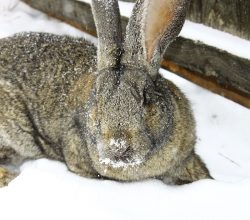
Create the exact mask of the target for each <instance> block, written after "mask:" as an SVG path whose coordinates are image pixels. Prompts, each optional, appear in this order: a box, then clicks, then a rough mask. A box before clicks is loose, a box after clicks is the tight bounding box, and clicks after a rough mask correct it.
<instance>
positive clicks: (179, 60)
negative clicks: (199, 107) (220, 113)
mask: <svg viewBox="0 0 250 220" xmlns="http://www.w3.org/2000/svg"><path fill="white" fill-rule="evenodd" d="M23 1H24V2H26V3H28V4H29V5H31V6H32V7H34V8H36V9H39V10H41V11H43V12H45V13H47V14H49V15H51V16H54V17H56V18H59V19H61V20H63V21H65V22H67V23H69V24H71V25H73V26H75V27H77V28H79V29H81V30H83V31H86V32H88V33H90V34H92V35H94V36H96V31H95V25H94V21H93V17H92V13H91V8H90V5H88V4H87V3H83V2H76V1H75V0H53V1H50V0H43V1H39V0H23ZM127 21H128V19H127V18H125V17H122V24H123V29H124V30H125V27H126V24H127ZM162 65H163V67H165V68H166V69H169V70H171V71H173V72H176V73H178V75H181V76H183V77H185V78H187V79H188V80H191V81H193V82H195V83H197V84H198V85H200V86H202V87H204V88H207V89H209V90H211V91H213V92H216V93H218V94H220V95H222V96H224V97H227V98H229V99H231V100H233V101H236V102H238V103H240V104H242V105H244V106H246V107H248V108H250V60H246V59H243V58H240V57H237V56H234V55H232V54H229V53H227V52H225V51H221V50H219V49H218V48H214V47H211V46H208V45H205V44H203V43H200V42H194V41H192V40H189V39H184V38H181V37H179V38H178V39H177V40H176V41H175V42H174V43H173V44H171V45H170V47H169V48H168V50H167V53H166V54H165V55H164V60H163V62H162Z"/></svg>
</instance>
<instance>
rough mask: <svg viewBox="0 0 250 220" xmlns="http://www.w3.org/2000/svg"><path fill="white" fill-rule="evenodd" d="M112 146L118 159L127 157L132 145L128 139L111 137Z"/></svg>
mask: <svg viewBox="0 0 250 220" xmlns="http://www.w3.org/2000/svg"><path fill="white" fill-rule="evenodd" d="M110 146H111V149H112V151H113V152H114V158H115V159H116V160H124V159H125V158H127V156H128V152H129V151H130V146H129V144H128V143H127V141H125V140H122V139H111V140H110Z"/></svg>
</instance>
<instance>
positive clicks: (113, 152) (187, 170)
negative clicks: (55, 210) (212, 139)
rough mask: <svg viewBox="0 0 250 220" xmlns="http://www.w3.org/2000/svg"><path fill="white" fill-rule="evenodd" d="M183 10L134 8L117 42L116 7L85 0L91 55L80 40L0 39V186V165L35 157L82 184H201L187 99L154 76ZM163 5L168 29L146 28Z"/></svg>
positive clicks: (173, 2)
mask: <svg viewBox="0 0 250 220" xmlns="http://www.w3.org/2000/svg"><path fill="white" fill-rule="evenodd" d="M157 4H158V5H159V6H158V7H157ZM187 5H188V1H185V0H183V1H181V0H152V1H150V0H145V1H138V2H137V4H136V6H135V9H134V11H133V15H132V17H131V19H130V22H129V24H128V27H127V33H126V37H125V40H123V38H122V31H121V26H120V15H119V9H118V3H117V1H116V0H102V1H100V0H93V2H92V7H93V14H94V17H95V21H96V26H97V31H98V36H99V38H98V39H99V46H98V51H96V48H95V46H93V45H92V44H91V43H89V42H87V41H85V40H84V39H74V38H70V37H66V36H56V35H52V34H45V33H23V34H18V35H15V36H13V37H10V38H5V39H1V40H0V164H2V165H1V166H2V168H1V169H0V185H4V184H7V183H8V181H9V180H10V179H11V177H14V176H15V175H14V174H13V175H12V174H11V172H10V170H9V168H8V165H10V164H14V165H19V164H20V163H22V162H23V161H24V160H26V159H37V158H42V157H46V158H51V159H55V160H60V161H63V162H65V163H66V165H67V166H68V168H69V169H70V170H71V171H73V172H75V173H77V174H79V175H82V176H85V177H94V178H98V177H103V178H109V179H116V180H122V181H134V180H141V179H145V178H150V177H155V178H159V179H163V180H164V181H165V182H171V183H175V184H182V183H187V182H192V181H195V180H199V179H202V178H210V175H209V172H208V170H207V168H206V167H205V165H204V163H203V162H202V161H201V160H200V158H199V156H197V155H196V154H195V153H194V145H195V122H194V119H193V116H192V111H191V109H190V106H189V103H188V101H187V99H186V98H185V96H184V95H183V93H182V92H181V91H180V90H179V89H178V88H177V87H176V86H175V85H173V84H172V83H171V82H170V81H168V80H166V79H163V78H162V77H161V76H160V75H159V74H158V69H159V63H160V59H161V56H162V54H163V53H164V51H165V48H166V47H167V46H168V45H169V44H170V43H171V41H173V40H174V39H175V37H176V36H177V35H178V33H179V31H180V29H181V27H182V24H183V22H184V18H185V16H184V15H185V10H186V7H187ZM155 7H156V8H155ZM163 7H165V9H164V10H167V22H166V21H163V22H162V24H160V25H159V28H158V27H155V28H153V30H151V29H150V28H148V27H149V26H150V25H155V23H154V22H155V19H158V17H157V15H156V14H157V13H155V10H157V12H159V13H160V15H159V16H162V15H165V14H164V13H166V12H165V11H163V10H161V8H163ZM150 13H151V14H150ZM162 13H163V14H162ZM149 15H150V16H149ZM152 16H153V17H152ZM156 33H157V34H156Z"/></svg>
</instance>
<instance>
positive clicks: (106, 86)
mask: <svg viewBox="0 0 250 220" xmlns="http://www.w3.org/2000/svg"><path fill="white" fill-rule="evenodd" d="M187 3H188V1H186V0H144V1H143V0H139V1H138V2H137V3H136V5H135V8H134V10H133V14H132V17H131V18H130V21H129V24H128V26H127V31H126V36H125V40H124V41H123V37H122V30H121V25H120V14H119V8H118V3H117V1H115V0H93V1H92V7H93V14H94V17H95V22H96V26H97V31H98V39H99V45H98V72H97V80H96V83H95V89H94V93H93V94H92V97H91V98H90V101H89V107H88V119H87V128H86V129H87V132H88V135H87V136H88V137H87V142H88V147H89V152H90V156H91V158H92V161H93V162H94V164H93V165H94V166H95V168H96V169H97V170H98V171H99V173H101V174H102V175H104V176H107V177H109V178H115V179H117V178H118V179H121V180H132V179H137V178H138V179H139V178H140V169H141V167H143V164H144V163H145V162H147V160H149V158H151V156H152V154H154V153H155V152H156V151H157V149H159V148H161V147H163V145H165V144H166V143H167V141H168V139H169V137H170V135H171V132H172V127H173V126H172V124H173V117H174V115H173V114H174V113H173V112H174V109H173V108H174V107H173V104H172V101H171V96H170V95H169V94H168V93H169V92H168V88H167V86H166V85H165V83H164V80H162V78H161V77H159V76H158V69H159V66H160V60H161V57H162V54H163V53H164V51H165V49H166V47H167V46H168V45H169V44H170V43H171V41H173V40H174V39H175V37H176V36H177V35H178V33H179V31H180V30H181V27H182V25H183V22H184V18H185V8H186V6H187ZM137 171H138V176H137V177H136V172H137ZM159 172H160V170H156V171H155V175H156V174H158V173H159ZM144 173H145V172H144ZM145 175H146V176H150V175H152V174H145Z"/></svg>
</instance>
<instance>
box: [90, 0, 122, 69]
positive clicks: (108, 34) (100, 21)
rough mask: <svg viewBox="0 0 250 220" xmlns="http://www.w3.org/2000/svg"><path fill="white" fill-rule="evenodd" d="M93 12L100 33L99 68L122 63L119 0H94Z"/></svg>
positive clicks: (98, 33)
mask: <svg viewBox="0 0 250 220" xmlns="http://www.w3.org/2000/svg"><path fill="white" fill-rule="evenodd" d="M92 12H93V15H94V20H95V25H96V29H97V35H98V52H97V59H98V70H101V69H105V68H109V67H116V66H117V65H119V63H120V56H121V48H122V29H121V18H120V12H119V6H118V1H117V0H92Z"/></svg>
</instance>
